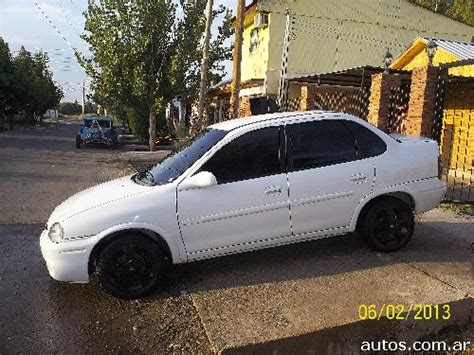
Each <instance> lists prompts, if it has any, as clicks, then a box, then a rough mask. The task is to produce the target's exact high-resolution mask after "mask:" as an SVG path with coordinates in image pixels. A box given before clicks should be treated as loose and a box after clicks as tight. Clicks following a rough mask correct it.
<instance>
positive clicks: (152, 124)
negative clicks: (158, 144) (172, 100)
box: [148, 105, 156, 152]
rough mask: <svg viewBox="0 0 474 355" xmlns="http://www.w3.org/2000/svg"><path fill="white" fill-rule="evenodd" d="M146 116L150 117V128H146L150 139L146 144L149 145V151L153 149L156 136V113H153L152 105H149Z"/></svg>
mask: <svg viewBox="0 0 474 355" xmlns="http://www.w3.org/2000/svg"><path fill="white" fill-rule="evenodd" d="M148 117H149V119H150V128H149V129H148V133H149V135H150V139H149V141H148V144H149V145H150V152H153V151H154V150H155V138H156V115H155V110H154V109H153V105H151V107H150V111H149V116H148Z"/></svg>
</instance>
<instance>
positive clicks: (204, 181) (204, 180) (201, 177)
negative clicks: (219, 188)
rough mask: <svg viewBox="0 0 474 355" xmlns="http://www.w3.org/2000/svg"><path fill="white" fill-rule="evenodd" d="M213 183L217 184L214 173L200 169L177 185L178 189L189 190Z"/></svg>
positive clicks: (212, 184)
mask: <svg viewBox="0 0 474 355" xmlns="http://www.w3.org/2000/svg"><path fill="white" fill-rule="evenodd" d="M214 185H217V179H216V177H215V176H214V174H213V173H210V172H208V171H201V172H199V173H197V174H196V175H193V176H191V177H190V178H187V179H186V180H184V181H183V182H182V183H181V185H180V186H179V187H180V190H191V189H202V188H205V187H211V186H214Z"/></svg>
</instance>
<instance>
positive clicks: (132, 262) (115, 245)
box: [96, 235, 165, 299]
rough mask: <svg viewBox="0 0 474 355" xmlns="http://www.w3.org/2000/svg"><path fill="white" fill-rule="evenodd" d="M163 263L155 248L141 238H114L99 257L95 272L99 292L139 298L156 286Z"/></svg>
mask: <svg viewBox="0 0 474 355" xmlns="http://www.w3.org/2000/svg"><path fill="white" fill-rule="evenodd" d="M164 266H165V259H164V256H163V253H162V252H161V250H160V248H159V247H158V245H157V244H156V243H155V242H154V241H153V240H151V239H149V238H147V237H144V236H141V235H128V236H123V237H118V238H117V239H114V240H113V241H111V242H110V243H109V244H108V245H107V246H106V247H105V248H104V250H103V251H102V252H101V253H100V255H99V257H98V260H97V268H96V272H97V275H98V277H99V281H100V284H101V286H102V288H103V289H104V290H105V291H107V292H109V293H110V294H112V295H114V296H116V297H120V298H128V299H130V298H139V297H143V296H146V295H148V294H150V293H151V292H153V291H154V290H155V289H156V288H157V286H158V283H159V280H160V277H161V274H162V271H163V268H164Z"/></svg>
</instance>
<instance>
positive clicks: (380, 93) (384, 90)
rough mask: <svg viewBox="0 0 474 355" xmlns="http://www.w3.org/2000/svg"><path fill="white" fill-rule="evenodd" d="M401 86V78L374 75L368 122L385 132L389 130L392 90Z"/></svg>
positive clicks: (383, 74) (384, 74) (391, 75)
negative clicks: (393, 87)
mask: <svg viewBox="0 0 474 355" xmlns="http://www.w3.org/2000/svg"><path fill="white" fill-rule="evenodd" d="M400 84H401V78H400V76H398V75H396V74H388V73H380V74H373V75H372V85H371V88H370V103H369V114H368V117H367V121H368V122H369V123H370V124H372V125H374V126H376V127H378V128H380V129H381V130H383V131H387V129H388V119H389V114H390V88H391V87H392V86H399V85H400Z"/></svg>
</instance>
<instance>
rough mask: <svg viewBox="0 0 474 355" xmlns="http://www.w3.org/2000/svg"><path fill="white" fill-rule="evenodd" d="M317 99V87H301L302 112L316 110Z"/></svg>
mask: <svg viewBox="0 0 474 355" xmlns="http://www.w3.org/2000/svg"><path fill="white" fill-rule="evenodd" d="M315 98H316V86H314V85H303V86H302V87H301V94H300V111H311V110H314V109H316V105H315V102H314V100H315Z"/></svg>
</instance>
